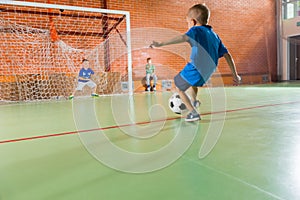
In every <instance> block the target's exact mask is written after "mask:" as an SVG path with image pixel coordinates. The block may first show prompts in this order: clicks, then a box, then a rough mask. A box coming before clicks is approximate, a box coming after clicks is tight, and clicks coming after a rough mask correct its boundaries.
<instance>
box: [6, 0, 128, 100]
mask: <svg viewBox="0 0 300 200" xmlns="http://www.w3.org/2000/svg"><path fill="white" fill-rule="evenodd" d="M0 4H4V5H12V6H29V7H39V8H52V9H64V10H76V11H85V12H98V13H108V14H121V15H125V16H126V31H127V33H126V40H127V42H126V44H127V59H128V66H127V67H128V85H129V87H128V93H129V95H133V88H132V87H130V86H131V85H133V84H132V83H133V81H132V54H131V36H130V13H129V12H128V11H120V10H109V9H98V8H88V7H78V6H67V5H59V4H46V3H35V2H25V1H10V0H0Z"/></svg>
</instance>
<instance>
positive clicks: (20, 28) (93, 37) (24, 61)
mask: <svg viewBox="0 0 300 200" xmlns="http://www.w3.org/2000/svg"><path fill="white" fill-rule="evenodd" d="M0 9H1V12H0V32H1V35H2V37H1V39H2V41H1V43H0V91H1V92H0V100H1V101H34V100H43V99H58V98H59V99H60V98H65V97H67V96H69V95H70V94H71V93H72V91H73V90H74V88H75V87H76V85H77V77H78V72H79V70H80V68H81V61H82V59H83V58H87V59H89V61H90V62H89V63H90V67H91V68H92V69H93V70H94V71H95V75H94V76H93V81H94V82H95V83H96V84H97V92H98V93H99V94H114V93H121V92H122V91H121V88H120V85H121V84H120V82H121V81H127V78H126V77H127V70H126V68H127V63H128V60H127V54H126V52H127V42H126V34H127V31H126V20H125V16H124V15H120V14H107V13H100V12H86V11H85V10H84V9H82V11H75V10H69V9H68V10H62V9H49V8H36V7H29V6H28V7H27V6H22V7H20V6H11V5H9V6H8V5H0ZM88 90H89V89H88V88H84V90H83V92H82V93H81V94H79V95H86V94H87V93H88V92H89V91H88Z"/></svg>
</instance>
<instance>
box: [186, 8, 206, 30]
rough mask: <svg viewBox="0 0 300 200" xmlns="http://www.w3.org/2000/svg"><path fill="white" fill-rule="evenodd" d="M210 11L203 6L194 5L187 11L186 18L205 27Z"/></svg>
mask: <svg viewBox="0 0 300 200" xmlns="http://www.w3.org/2000/svg"><path fill="white" fill-rule="evenodd" d="M209 15H210V11H209V9H208V7H207V6H206V5H204V4H196V5H194V6H193V7H191V8H190V9H189V12H188V16H189V17H191V18H193V19H195V20H197V21H198V22H199V23H201V24H203V25H206V24H207V23H208V19H209Z"/></svg>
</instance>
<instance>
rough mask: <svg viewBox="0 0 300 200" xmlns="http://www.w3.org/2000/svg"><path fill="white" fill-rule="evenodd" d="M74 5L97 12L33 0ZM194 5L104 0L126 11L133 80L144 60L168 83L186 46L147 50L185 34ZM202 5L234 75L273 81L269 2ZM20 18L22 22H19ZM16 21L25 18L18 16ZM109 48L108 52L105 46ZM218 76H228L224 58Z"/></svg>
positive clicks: (92, 0) (77, 0) (219, 0)
mask: <svg viewBox="0 0 300 200" xmlns="http://www.w3.org/2000/svg"><path fill="white" fill-rule="evenodd" d="M33 2H42V3H49V2H50V3H57V4H65V5H74V6H85V7H95V8H102V7H103V5H104V4H103V1H99V0H97V1H96V0H84V1H82V0H34V1H33ZM195 2H196V1H194V0H185V1H177V0H164V1H158V0H147V1H141V0H107V7H108V9H114V10H126V11H130V14H131V28H132V43H133V68H134V78H135V79H137V80H138V79H140V77H141V76H143V73H144V65H145V63H146V58H147V57H152V59H153V63H154V64H155V65H156V66H157V70H158V73H159V76H160V77H164V78H172V76H173V74H175V73H176V72H178V70H180V69H181V68H182V67H183V66H184V64H185V63H186V61H188V57H189V54H188V51H189V50H188V48H187V47H186V45H177V46H176V45H174V46H172V47H167V48H166V49H165V48H164V49H161V50H158V49H149V48H147V47H148V45H149V44H150V43H151V41H152V40H163V39H166V38H170V37H172V36H175V35H176V34H179V33H184V32H185V31H186V30H187V25H186V22H185V16H186V12H187V10H188V8H189V7H190V6H192V5H193V4H194V3H195ZM199 2H200V3H201V2H205V3H206V5H207V6H208V7H209V8H210V10H211V19H210V25H212V26H213V28H214V30H215V31H216V32H217V33H218V34H219V36H220V37H221V39H222V40H223V43H224V44H225V45H226V46H227V48H228V49H229V50H230V52H231V53H232V55H233V57H234V60H235V62H236V65H237V69H238V72H239V73H240V74H242V75H244V76H246V75H260V74H261V75H263V74H267V75H269V76H271V77H272V78H275V77H276V23H275V19H276V17H275V1H273V0H252V1H245V0H227V1H223V0H214V1H213V0H211V1H204V0H203V1H199ZM22 17H23V18H22ZM20 18H22V20H33V21H34V20H35V19H30V18H29V17H28V16H26V17H25V16H20ZM111 48H113V47H111ZM218 69H219V71H220V72H221V73H222V75H229V74H230V70H229V68H228V67H227V65H226V63H225V62H224V59H221V60H220V63H219V68H218Z"/></svg>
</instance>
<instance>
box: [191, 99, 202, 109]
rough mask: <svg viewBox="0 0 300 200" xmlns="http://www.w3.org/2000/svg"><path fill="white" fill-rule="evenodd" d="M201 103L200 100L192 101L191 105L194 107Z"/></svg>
mask: <svg viewBox="0 0 300 200" xmlns="http://www.w3.org/2000/svg"><path fill="white" fill-rule="evenodd" d="M200 105H201V102H200V101H199V100H196V101H194V103H193V106H194V107H195V108H198V107H199V106H200Z"/></svg>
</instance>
